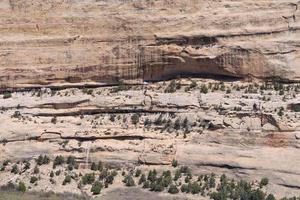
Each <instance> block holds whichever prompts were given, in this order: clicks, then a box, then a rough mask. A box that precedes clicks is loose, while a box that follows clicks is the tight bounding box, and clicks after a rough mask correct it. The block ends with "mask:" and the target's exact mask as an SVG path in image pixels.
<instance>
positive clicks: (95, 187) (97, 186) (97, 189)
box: [91, 181, 103, 195]
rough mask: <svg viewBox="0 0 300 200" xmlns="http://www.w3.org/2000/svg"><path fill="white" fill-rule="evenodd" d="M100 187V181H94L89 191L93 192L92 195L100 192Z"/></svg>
mask: <svg viewBox="0 0 300 200" xmlns="http://www.w3.org/2000/svg"><path fill="white" fill-rule="evenodd" d="M102 188H103V185H102V183H100V182H99V181H96V182H95V183H94V184H93V186H92V188H91V192H92V193H93V195H97V194H100V192H101V190H102Z"/></svg>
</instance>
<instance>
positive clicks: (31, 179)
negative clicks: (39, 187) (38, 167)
mask: <svg viewBox="0 0 300 200" xmlns="http://www.w3.org/2000/svg"><path fill="white" fill-rule="evenodd" d="M37 180H38V178H37V177H35V176H32V177H30V183H31V184H33V183H35V182H37Z"/></svg>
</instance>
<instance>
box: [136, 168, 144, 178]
mask: <svg viewBox="0 0 300 200" xmlns="http://www.w3.org/2000/svg"><path fill="white" fill-rule="evenodd" d="M141 173H142V171H141V170H140V169H137V170H136V172H135V177H139V176H140V175H141Z"/></svg>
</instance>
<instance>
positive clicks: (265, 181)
mask: <svg viewBox="0 0 300 200" xmlns="http://www.w3.org/2000/svg"><path fill="white" fill-rule="evenodd" d="M268 184H269V179H268V178H265V177H264V178H262V179H261V181H260V183H259V187H260V188H262V187H264V186H266V185H268Z"/></svg>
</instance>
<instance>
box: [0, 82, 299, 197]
mask: <svg viewBox="0 0 300 200" xmlns="http://www.w3.org/2000/svg"><path fill="white" fill-rule="evenodd" d="M172 87H173V89H172V91H173V93H167V91H169V90H170V88H172ZM203 88H207V90H204V89H203ZM275 88H281V90H280V91H276V90H275ZM299 88H300V85H297V84H285V85H280V86H278V85H277V84H275V85H273V84H271V83H269V84H267V83H245V82H240V81H236V82H219V81H212V80H207V79H193V80H190V79H178V80H176V81H168V82H165V83H164V82H160V83H153V84H145V85H134V86H127V87H120V86H114V87H99V88H94V89H92V88H89V89H78V88H71V89H65V90H59V91H54V90H50V89H43V90H39V91H28V92H25V91H21V92H14V93H12V95H11V97H10V98H3V97H4V95H0V105H1V107H0V121H1V123H0V151H1V154H0V165H1V164H2V163H3V161H4V160H7V159H10V160H12V161H13V162H17V161H19V160H23V159H27V158H28V159H32V158H36V157H37V156H38V155H40V154H47V155H49V156H50V157H51V158H54V157H55V156H56V155H63V156H69V155H73V156H75V157H76V159H77V160H78V161H79V162H80V164H81V165H83V167H86V165H88V162H89V161H91V162H92V161H93V162H97V161H99V160H101V161H103V162H105V163H108V164H116V165H118V166H121V167H124V166H125V167H128V168H130V167H131V168H132V167H133V168H134V167H135V166H140V167H144V168H146V169H149V168H152V167H155V168H165V167H171V163H172V160H173V159H176V160H177V161H178V163H179V165H181V166H182V165H187V166H189V167H190V168H191V169H192V170H193V173H195V174H203V173H211V172H214V173H216V174H222V173H226V174H227V175H228V176H230V177H232V178H237V179H240V178H243V179H247V180H260V179H261V177H268V178H269V180H270V185H269V186H268V188H267V189H268V191H270V192H272V193H274V194H276V196H278V197H283V196H288V197H289V196H292V195H297V196H299V189H298V188H299V187H300V182H299V180H300V179H299V174H300V171H299V169H300V167H299V166H300V163H299V159H298V155H299V153H300V152H299V150H300V148H299V147H300V143H299V142H300V140H299V138H300V136H299V130H300V129H299V127H300V124H299V123H300V121H299V112H297V110H295V109H291V108H293V106H291V105H298V104H299V97H300V96H299ZM20 147H22V148H20ZM6 173H8V174H10V171H7V172H6ZM47 173H48V172H47ZM47 173H45V174H47ZM1 175H3V173H0V176H1ZM10 176H12V174H10ZM47 177H48V175H47ZM6 180H9V179H7V178H6V179H5V178H3V179H1V181H2V182H0V185H1V184H5V183H6ZM47 180H48V178H47ZM45 185H48V184H45ZM57 186H58V185H57ZM58 187H61V185H59V186H58ZM58 187H57V188H54V190H55V191H56V190H58V191H59V188H58ZM75 188H76V186H75ZM40 189H44V188H42V186H41V187H40Z"/></svg>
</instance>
